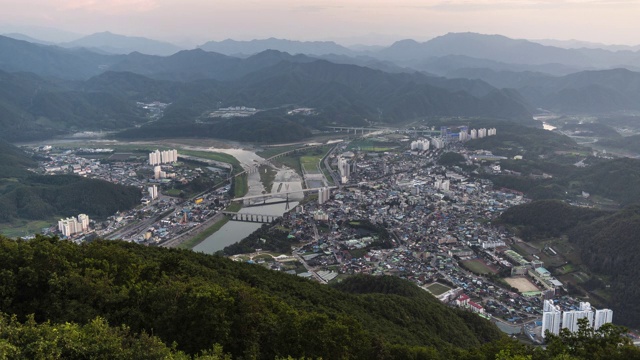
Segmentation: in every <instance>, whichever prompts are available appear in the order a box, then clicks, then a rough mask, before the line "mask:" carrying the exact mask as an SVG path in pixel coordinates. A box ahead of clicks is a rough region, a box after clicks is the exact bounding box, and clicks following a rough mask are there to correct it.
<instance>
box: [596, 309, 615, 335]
mask: <svg viewBox="0 0 640 360" xmlns="http://www.w3.org/2000/svg"><path fill="white" fill-rule="evenodd" d="M611 321H613V310H609V309H601V310H596V314H595V317H594V320H593V329H594V330H598V329H600V327H602V325H604V324H610V323H611Z"/></svg>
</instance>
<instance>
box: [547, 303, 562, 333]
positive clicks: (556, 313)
mask: <svg viewBox="0 0 640 360" xmlns="http://www.w3.org/2000/svg"><path fill="white" fill-rule="evenodd" d="M561 319H562V312H561V311H560V309H559V308H558V307H557V306H555V305H554V304H553V301H552V300H545V301H544V308H543V312H542V338H543V339H544V337H545V332H546V331H549V332H550V333H552V334H555V335H558V334H560V321H561Z"/></svg>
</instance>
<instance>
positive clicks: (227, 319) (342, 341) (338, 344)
mask: <svg viewBox="0 0 640 360" xmlns="http://www.w3.org/2000/svg"><path fill="white" fill-rule="evenodd" d="M0 311H1V312H2V314H1V315H0V359H87V358H96V359H134V358H135V359H167V358H173V359H189V358H201V359H278V358H285V359H286V358H288V357H289V356H290V357H292V358H295V359H299V358H323V359H532V360H533V359H632V358H640V352H639V351H638V350H637V349H636V348H635V347H633V346H632V345H630V343H629V341H628V340H627V339H626V338H624V337H623V336H622V335H621V334H622V332H621V331H622V330H621V329H619V328H617V327H614V326H607V327H605V328H603V330H602V331H601V332H600V333H598V334H594V333H592V332H589V331H584V332H582V333H579V334H576V335H569V334H564V335H562V336H560V337H556V338H553V339H551V341H550V344H549V346H548V348H547V350H534V349H533V348H531V347H528V346H525V345H522V344H519V343H517V342H516V341H514V340H511V339H508V338H506V337H505V336H504V335H503V334H501V333H500V331H499V330H498V329H497V328H496V327H495V326H494V325H492V324H491V323H489V322H488V321H486V320H484V319H482V318H480V317H478V316H477V315H475V314H472V313H469V312H464V311H461V310H458V309H453V308H449V307H447V306H445V305H443V304H442V303H440V302H439V301H438V300H437V299H435V298H434V297H433V296H431V295H430V294H428V293H427V292H426V291H424V290H422V289H420V288H418V287H417V286H415V285H414V284H412V283H410V282H408V281H405V280H402V279H398V278H395V277H369V276H355V277H352V278H349V279H347V280H345V281H343V282H342V283H340V284H338V285H335V286H326V285H320V284H316V283H313V282H311V281H309V280H305V279H301V278H298V277H296V276H292V275H287V274H284V273H280V272H275V271H270V270H267V269H265V268H262V267H259V266H255V265H250V264H244V263H236V262H233V261H231V260H228V259H226V258H222V257H217V256H210V255H204V254H198V253H194V252H191V251H187V250H177V249H164V248H155V247H144V246H140V245H135V244H130V243H125V242H120V241H95V242H92V243H86V244H82V245H76V244H74V243H71V242H68V241H61V240H58V239H56V238H50V237H44V236H38V237H37V238H36V239H34V240H30V241H22V240H11V239H7V238H4V237H0Z"/></svg>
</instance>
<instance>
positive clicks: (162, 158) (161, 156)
mask: <svg viewBox="0 0 640 360" xmlns="http://www.w3.org/2000/svg"><path fill="white" fill-rule="evenodd" d="M176 161H178V151H177V150H175V149H174V150H163V151H160V150H156V151H154V152H151V153H149V165H152V166H155V165H161V164H171V163H174V162H176Z"/></svg>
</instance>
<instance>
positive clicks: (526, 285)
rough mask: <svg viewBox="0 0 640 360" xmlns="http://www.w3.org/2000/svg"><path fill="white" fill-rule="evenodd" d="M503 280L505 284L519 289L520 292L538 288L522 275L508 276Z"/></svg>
mask: <svg viewBox="0 0 640 360" xmlns="http://www.w3.org/2000/svg"><path fill="white" fill-rule="evenodd" d="M504 281H506V282H507V284H509V285H511V286H513V287H514V288H516V289H518V291H520V292H521V293H525V292H530V291H538V290H540V289H538V287H537V286H536V285H535V284H534V283H532V282H531V280H529V279H528V278H526V277H524V276H515V277H508V278H505V279H504Z"/></svg>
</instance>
